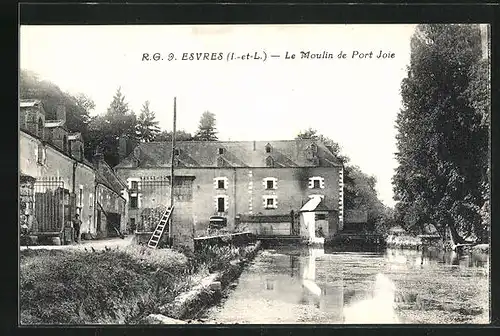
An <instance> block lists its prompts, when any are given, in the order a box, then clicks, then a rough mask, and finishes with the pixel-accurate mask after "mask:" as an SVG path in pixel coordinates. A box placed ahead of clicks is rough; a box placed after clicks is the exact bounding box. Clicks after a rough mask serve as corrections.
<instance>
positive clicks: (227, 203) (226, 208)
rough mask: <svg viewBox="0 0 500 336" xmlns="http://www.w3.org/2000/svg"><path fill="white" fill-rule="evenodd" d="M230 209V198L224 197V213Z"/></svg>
mask: <svg viewBox="0 0 500 336" xmlns="http://www.w3.org/2000/svg"><path fill="white" fill-rule="evenodd" d="M228 209H229V197H224V211H227V210H228Z"/></svg>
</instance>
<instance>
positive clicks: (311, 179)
mask: <svg viewBox="0 0 500 336" xmlns="http://www.w3.org/2000/svg"><path fill="white" fill-rule="evenodd" d="M312 188H314V180H313V178H312V177H311V178H309V189H312Z"/></svg>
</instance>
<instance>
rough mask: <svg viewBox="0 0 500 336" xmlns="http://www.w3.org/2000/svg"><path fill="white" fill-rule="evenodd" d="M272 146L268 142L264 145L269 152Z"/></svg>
mask: <svg viewBox="0 0 500 336" xmlns="http://www.w3.org/2000/svg"><path fill="white" fill-rule="evenodd" d="M271 150H272V147H271V145H270V144H267V145H266V153H271Z"/></svg>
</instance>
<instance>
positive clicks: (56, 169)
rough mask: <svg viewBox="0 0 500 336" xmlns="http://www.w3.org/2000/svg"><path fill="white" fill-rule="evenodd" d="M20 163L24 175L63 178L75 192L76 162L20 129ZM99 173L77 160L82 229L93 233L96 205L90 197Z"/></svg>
mask: <svg viewBox="0 0 500 336" xmlns="http://www.w3.org/2000/svg"><path fill="white" fill-rule="evenodd" d="M40 145H41V146H43V148H44V150H43V152H44V153H45V154H44V156H45V157H44V159H43V160H41V161H42V163H39V162H38V157H39V154H40V151H39V146H40ZM19 146H20V151H19V153H20V162H19V168H20V171H22V172H23V173H24V174H27V175H30V176H33V177H34V178H36V179H39V178H47V177H60V178H61V180H62V181H63V182H64V188H65V189H67V190H69V191H70V192H72V191H73V165H74V163H76V161H75V160H74V159H72V158H70V157H69V156H67V155H65V154H63V153H62V152H60V151H59V150H57V149H55V148H54V147H52V146H50V145H48V144H43V143H42V142H41V141H40V140H39V139H38V138H35V137H34V136H31V135H30V134H27V133H25V132H20V138H19ZM94 183H95V173H94V170H93V168H91V167H89V166H87V165H85V164H82V163H76V167H75V196H76V205H77V206H79V205H80V198H79V195H80V190H82V196H83V197H82V202H81V203H82V204H81V205H82V206H81V213H80V219H81V221H82V227H81V232H82V233H83V232H89V230H91V227H92V226H93V213H94V210H93V207H92V204H91V202H89V199H90V198H92V196H90V195H93V194H94Z"/></svg>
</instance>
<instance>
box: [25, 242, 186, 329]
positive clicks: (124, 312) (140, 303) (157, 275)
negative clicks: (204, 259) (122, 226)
mask: <svg viewBox="0 0 500 336" xmlns="http://www.w3.org/2000/svg"><path fill="white" fill-rule="evenodd" d="M187 266H188V263H187V258H186V257H185V256H183V255H182V254H180V253H178V252H174V251H169V250H151V249H146V248H142V247H130V248H127V249H126V250H124V251H116V250H113V251H106V252H96V253H86V252H82V251H54V250H48V251H47V250H45V251H43V250H38V251H33V250H26V251H22V253H21V269H20V308H21V323H22V324H32V323H36V324H39V323H42V324H85V323H123V322H125V321H127V320H134V317H135V316H139V315H141V314H143V313H144V312H145V311H149V310H150V309H152V308H153V306H154V304H152V303H153V302H155V297H156V295H157V294H158V293H160V290H162V291H163V293H164V294H165V293H169V292H172V290H174V291H175V287H176V283H184V282H186V279H187V274H188V273H189V272H188V269H187ZM171 294H172V295H176V293H171ZM164 296H165V295H164ZM165 297H166V296H165Z"/></svg>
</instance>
